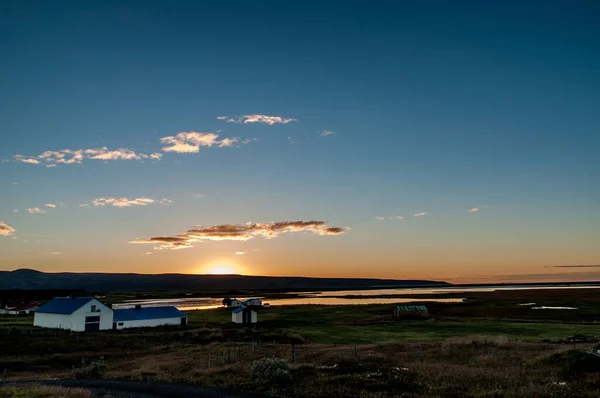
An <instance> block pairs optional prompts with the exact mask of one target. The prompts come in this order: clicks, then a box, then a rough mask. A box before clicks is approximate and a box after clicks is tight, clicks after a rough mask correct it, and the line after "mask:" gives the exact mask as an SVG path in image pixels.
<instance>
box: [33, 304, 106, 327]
mask: <svg viewBox="0 0 600 398" xmlns="http://www.w3.org/2000/svg"><path fill="white" fill-rule="evenodd" d="M33 326H39V327H42V328H51V329H66V330H72V331H74V332H94V331H98V330H110V329H112V326H113V310H112V309H110V308H109V307H107V306H105V305H104V304H102V303H101V302H99V301H98V300H96V299H95V298H94V297H56V298H54V299H52V300H50V301H48V302H47V303H46V304H44V305H42V306H41V307H40V308H38V309H37V310H36V311H35V315H34V318H33Z"/></svg>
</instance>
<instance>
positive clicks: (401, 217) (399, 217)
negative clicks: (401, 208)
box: [395, 216, 404, 220]
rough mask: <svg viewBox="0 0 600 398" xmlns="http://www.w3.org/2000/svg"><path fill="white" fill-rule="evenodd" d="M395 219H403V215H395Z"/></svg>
mask: <svg viewBox="0 0 600 398" xmlns="http://www.w3.org/2000/svg"><path fill="white" fill-rule="evenodd" d="M395 218H396V220H404V216H396V217H395Z"/></svg>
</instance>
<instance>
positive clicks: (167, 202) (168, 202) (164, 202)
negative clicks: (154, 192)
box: [156, 199, 174, 206]
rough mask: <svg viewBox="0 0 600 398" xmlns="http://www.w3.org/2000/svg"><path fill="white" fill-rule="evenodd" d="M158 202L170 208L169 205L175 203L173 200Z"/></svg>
mask: <svg viewBox="0 0 600 398" xmlns="http://www.w3.org/2000/svg"><path fill="white" fill-rule="evenodd" d="M156 202H157V203H159V204H161V205H165V206H168V205H170V204H172V203H174V201H172V200H171V199H160V200H157V201H156Z"/></svg>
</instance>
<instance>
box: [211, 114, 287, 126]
mask: <svg viewBox="0 0 600 398" xmlns="http://www.w3.org/2000/svg"><path fill="white" fill-rule="evenodd" d="M217 119H219V120H224V121H226V122H227V123H244V124H247V123H265V124H268V125H269V126H272V125H274V124H288V123H291V122H298V120H297V119H294V118H284V117H281V116H267V115H261V114H252V115H243V116H237V115H236V116H217Z"/></svg>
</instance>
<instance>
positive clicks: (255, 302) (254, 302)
mask: <svg viewBox="0 0 600 398" xmlns="http://www.w3.org/2000/svg"><path fill="white" fill-rule="evenodd" d="M244 305H246V306H248V307H260V306H261V305H262V300H261V299H259V298H254V297H252V298H249V299H247V300H246V301H245V302H244Z"/></svg>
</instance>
